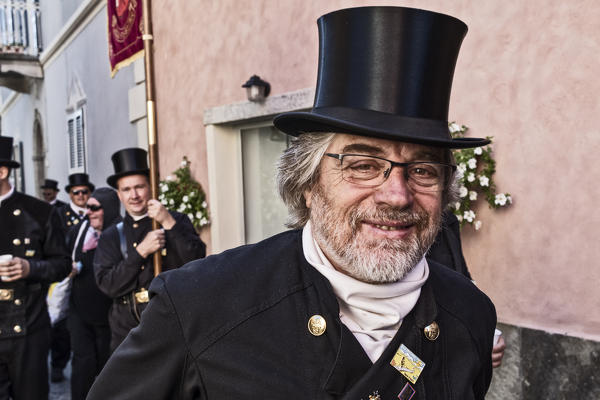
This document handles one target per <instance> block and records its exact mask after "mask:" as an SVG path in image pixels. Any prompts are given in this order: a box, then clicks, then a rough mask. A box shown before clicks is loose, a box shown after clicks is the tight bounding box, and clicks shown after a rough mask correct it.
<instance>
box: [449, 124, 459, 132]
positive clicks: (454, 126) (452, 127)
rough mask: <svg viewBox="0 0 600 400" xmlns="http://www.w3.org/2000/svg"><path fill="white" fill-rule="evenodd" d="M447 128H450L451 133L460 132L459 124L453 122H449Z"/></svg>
mask: <svg viewBox="0 0 600 400" xmlns="http://www.w3.org/2000/svg"><path fill="white" fill-rule="evenodd" d="M448 129H450V132H451V133H454V132H460V126H459V125H458V124H457V123H455V122H453V123H451V124H450V126H449V127H448Z"/></svg>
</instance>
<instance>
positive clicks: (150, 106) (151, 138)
mask: <svg viewBox="0 0 600 400" xmlns="http://www.w3.org/2000/svg"><path fill="white" fill-rule="evenodd" d="M142 14H143V18H144V33H143V35H142V39H143V40H144V65H145V68H146V116H147V118H148V159H149V161H150V192H151V196H152V198H153V199H158V180H159V170H158V135H157V131H156V103H155V101H154V61H153V57H152V43H153V41H154V37H153V36H152V15H151V8H150V0H142ZM159 228H160V226H159V225H158V222H157V221H156V220H154V219H153V220H152V229H159ZM153 262H154V276H156V275H158V274H160V272H161V271H162V259H161V256H160V251H157V252H155V253H154V259H153Z"/></svg>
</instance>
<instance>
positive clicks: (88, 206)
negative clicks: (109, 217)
mask: <svg viewBox="0 0 600 400" xmlns="http://www.w3.org/2000/svg"><path fill="white" fill-rule="evenodd" d="M85 208H87V209H88V210H90V211H98V210H102V206H101V205H99V206H97V205H95V204H88V205H86V206H85Z"/></svg>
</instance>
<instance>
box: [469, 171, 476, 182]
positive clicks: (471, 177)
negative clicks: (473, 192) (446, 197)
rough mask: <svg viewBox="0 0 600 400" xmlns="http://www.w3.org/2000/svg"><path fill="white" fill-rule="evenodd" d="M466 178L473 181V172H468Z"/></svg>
mask: <svg viewBox="0 0 600 400" xmlns="http://www.w3.org/2000/svg"><path fill="white" fill-rule="evenodd" d="M467 180H468V181H469V182H473V181H474V180H475V174H474V173H472V172H469V175H467Z"/></svg>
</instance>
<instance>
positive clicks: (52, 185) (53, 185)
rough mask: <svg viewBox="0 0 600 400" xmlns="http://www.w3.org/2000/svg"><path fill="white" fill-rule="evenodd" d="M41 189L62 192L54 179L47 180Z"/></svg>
mask: <svg viewBox="0 0 600 400" xmlns="http://www.w3.org/2000/svg"><path fill="white" fill-rule="evenodd" d="M40 189H53V190H56V191H57V192H58V191H59V190H60V189H58V182H57V181H55V180H54V179H45V180H44V184H43V185H42V186H40Z"/></svg>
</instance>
